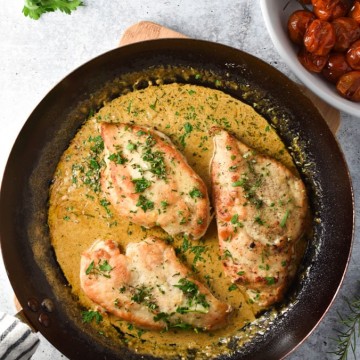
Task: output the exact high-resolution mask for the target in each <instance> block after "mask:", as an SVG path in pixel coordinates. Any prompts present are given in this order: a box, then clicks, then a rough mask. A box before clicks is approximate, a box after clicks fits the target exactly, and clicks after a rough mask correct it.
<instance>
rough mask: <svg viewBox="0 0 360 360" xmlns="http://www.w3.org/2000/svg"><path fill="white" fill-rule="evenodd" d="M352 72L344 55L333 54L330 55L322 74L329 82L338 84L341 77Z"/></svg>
mask: <svg viewBox="0 0 360 360" xmlns="http://www.w3.org/2000/svg"><path fill="white" fill-rule="evenodd" d="M351 70H352V68H351V67H350V66H349V64H348V63H347V62H346V58H345V54H344V53H333V54H330V56H329V59H328V61H327V63H326V65H325V67H324V68H323V70H322V74H323V75H324V77H325V78H326V79H327V80H329V81H331V82H333V83H335V84H336V83H337V81H338V80H339V78H340V76H342V75H344V74H346V73H347V72H349V71H351Z"/></svg>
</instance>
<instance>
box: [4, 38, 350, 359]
mask: <svg viewBox="0 0 360 360" xmlns="http://www.w3.org/2000/svg"><path fill="white" fill-rule="evenodd" d="M169 41H170V42H175V43H178V44H180V43H183V44H185V43H189V44H203V45H204V44H209V46H214V47H218V48H228V49H231V51H235V52H237V53H243V54H246V53H244V52H243V51H241V50H238V49H235V48H231V47H229V46H227V45H222V44H218V43H212V42H209V41H204V40H193V39H170V40H169V39H159V40H148V41H145V42H142V43H136V44H130V45H126V46H124V47H123V48H120V49H113V50H110V51H108V52H105V53H104V54H101V55H99V56H97V57H95V58H94V59H92V60H90V61H89V62H87V63H85V64H83V65H81V66H79V67H78V68H76V69H75V70H73V71H72V72H71V73H69V74H68V75H67V76H65V77H64V78H63V79H62V80H61V81H59V82H58V84H56V85H55V86H54V87H53V88H52V89H51V90H50V91H49V93H48V95H46V96H45V97H44V98H43V100H41V102H40V103H39V105H38V106H37V107H36V108H35V109H34V110H33V112H32V113H31V115H30V116H29V118H28V120H27V121H26V123H25V124H24V126H23V128H22V129H21V130H20V133H19V135H18V137H17V138H16V140H15V143H14V146H13V149H12V150H11V153H10V157H9V160H8V162H7V164H6V168H5V172H4V177H3V180H2V187H1V193H0V216H1V218H2V215H1V214H4V213H5V212H6V209H5V205H4V200H3V199H4V198H5V195H4V191H5V190H3V185H4V183H5V181H6V179H5V178H6V174H7V173H8V172H9V171H10V170H8V166H9V167H10V166H11V162H10V159H11V157H12V155H11V154H12V153H13V151H15V150H14V148H16V144H17V142H18V141H20V140H18V139H19V138H20V137H21V134H22V133H23V132H24V131H26V129H25V128H26V126H27V124H28V123H29V119H32V118H33V117H34V116H35V115H36V113H37V112H38V111H39V110H38V109H39V107H41V106H42V104H43V102H44V101H45V100H46V99H47V98H48V96H49V95H50V94H51V93H53V91H55V90H56V89H57V88H58V87H59V86H61V84H63V82H64V81H67V79H68V78H69V77H71V76H72V75H74V74H76V73H77V72H78V71H79V70H81V69H83V68H84V67H86V66H87V65H88V64H89V63H92V62H96V61H98V60H99V59H102V58H104V57H106V56H107V54H113V53H114V52H118V51H126V49H129V48H130V49H134V48H135V47H136V48H137V47H141V46H144V45H143V44H144V43H146V44H147V45H146V46H148V45H149V43H151V44H155V43H159V44H160V43H163V44H169ZM192 46H193V45H192ZM124 48H126V49H125V50H124ZM247 56H250V57H253V56H252V55H250V54H247ZM254 58H255V57H254ZM256 59H257V58H256ZM257 60H259V59H257ZM259 61H262V60H259ZM262 62H263V61H262ZM263 63H264V62H263ZM267 66H270V65H268V64H267ZM282 76H284V75H282ZM288 81H291V80H288ZM24 129H25V130H24ZM334 140H335V142H336V144H337V150H339V152H340V156H341V157H342V161H343V163H344V165H345V169H346V176H347V179H348V180H349V187H350V192H351V208H352V230H351V240H350V247H349V251H348V256H347V260H346V264H345V267H344V270H343V271H342V276H341V280H340V282H339V283H338V285H337V288H336V291H335V293H334V294H333V295H332V298H331V301H330V303H329V304H328V306H327V308H326V310H325V311H323V313H322V315H321V317H320V318H319V319H318V321H317V322H316V324H315V326H313V327H312V329H311V330H310V331H309V332H308V334H307V335H306V336H305V337H304V338H303V339H302V340H301V341H300V342H299V343H298V344H297V345H296V346H295V347H294V348H292V349H291V350H290V351H289V352H287V354H286V355H285V356H287V355H288V354H289V353H291V352H292V351H294V350H295V349H296V348H297V347H298V346H299V345H300V344H301V343H303V342H304V341H305V339H306V338H308V336H309V335H310V334H311V333H312V332H313V331H314V330H315V328H316V327H317V326H318V324H319V323H320V322H321V320H322V319H323V317H324V316H325V314H326V313H327V311H328V310H329V308H330V307H331V305H332V304H333V302H334V300H335V298H336V296H337V294H338V292H339V290H340V287H341V284H342V282H343V279H344V277H345V274H346V271H347V269H348V265H349V262H350V257H351V250H352V247H353V242H354V221H355V211H354V193H353V187H352V181H351V176H350V173H349V169H348V166H347V164H346V160H345V157H344V154H343V152H342V150H341V148H340V145H339V143H338V140H337V139H336V138H335V137H334ZM6 186H7V185H6V184H5V188H6ZM1 218H0V222H1ZM0 224H1V223H0ZM0 237H1V238H6V236H5V237H4V236H3V230H2V226H0ZM6 246H7V245H6V244H5V242H4V241H1V248H2V252H3V254H5V253H6V252H7V250H6ZM5 257H6V256H4V263H5V266H6V269H7V272H8V276H9V279H10V281H11V284H12V285H13V286H14V283H15V282H16V280H15V279H12V277H13V273H14V272H13V271H11V268H12V267H13V264H10V263H9V261H10V259H5ZM8 269H9V270H8ZM21 304H22V306H23V307H24V309H25V308H26V306H27V305H26V302H25V301H22V302H21ZM30 317H31V316H30ZM32 318H34V316H32ZM33 321H34V320H33Z"/></svg>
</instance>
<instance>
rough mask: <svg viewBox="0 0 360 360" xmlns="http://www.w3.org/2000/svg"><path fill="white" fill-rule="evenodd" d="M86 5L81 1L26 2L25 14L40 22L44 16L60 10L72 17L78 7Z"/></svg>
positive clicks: (51, 0)
mask: <svg viewBox="0 0 360 360" xmlns="http://www.w3.org/2000/svg"><path fill="white" fill-rule="evenodd" d="M82 5H84V4H83V2H82V1H81V0H25V1H24V7H23V10H22V12H23V14H24V15H25V16H28V17H30V18H31V19H34V20H38V19H39V18H40V17H41V15H42V14H44V13H46V12H53V11H56V10H60V11H61V12H64V13H65V14H68V15H70V14H71V12H72V11H74V10H76V9H77V7H78V6H82Z"/></svg>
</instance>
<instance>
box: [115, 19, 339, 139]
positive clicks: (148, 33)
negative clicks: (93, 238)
mask: <svg viewBox="0 0 360 360" xmlns="http://www.w3.org/2000/svg"><path fill="white" fill-rule="evenodd" d="M164 38H187V36H186V35H184V34H181V33H179V32H177V31H174V30H171V29H168V28H166V27H164V26H161V25H159V24H156V23H153V22H151V21H140V22H138V23H137V24H135V25H132V26H130V27H129V28H128V29H126V30H125V32H124V34H123V36H122V38H121V39H120V42H119V46H123V45H128V44H131V43H136V42H139V41H143V40H153V39H164ZM300 88H301V90H302V91H303V93H304V94H305V95H306V96H307V97H308V98H309V99H310V100H311V101H312V102H313V104H314V105H315V106H316V107H317V108H318V110H319V112H320V114H321V115H322V116H323V118H324V119H325V120H326V122H327V124H328V125H329V128H330V130H331V131H332V132H333V133H334V134H335V133H336V131H337V130H338V128H339V125H340V112H339V111H338V110H337V109H335V108H333V107H332V106H330V105H328V104H327V103H325V102H324V101H323V100H321V99H320V98H319V97H318V96H316V95H315V94H314V93H312V92H311V91H310V90H309V89H306V88H305V87H302V86H300Z"/></svg>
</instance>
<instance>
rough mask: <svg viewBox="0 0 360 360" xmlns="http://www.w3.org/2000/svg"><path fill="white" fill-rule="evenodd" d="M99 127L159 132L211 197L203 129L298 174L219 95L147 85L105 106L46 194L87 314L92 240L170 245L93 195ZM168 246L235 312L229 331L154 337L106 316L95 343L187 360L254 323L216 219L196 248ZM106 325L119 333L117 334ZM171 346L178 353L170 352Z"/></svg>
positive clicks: (274, 139)
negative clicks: (85, 262)
mask: <svg viewBox="0 0 360 360" xmlns="http://www.w3.org/2000/svg"><path fill="white" fill-rule="evenodd" d="M101 121H106V122H122V123H135V124H137V125H145V126H150V127H155V128H156V129H158V130H160V131H162V132H163V133H165V134H166V135H167V136H169V137H170V138H171V139H172V141H173V143H174V144H175V145H176V146H177V147H178V149H179V150H180V151H181V152H182V153H183V154H184V155H185V157H186V158H187V160H188V163H189V164H190V166H192V168H193V169H194V170H195V171H196V172H197V173H198V174H199V175H200V176H201V177H202V179H203V180H204V181H205V183H206V185H207V186H208V189H209V194H211V188H210V177H209V164H210V161H211V157H212V154H213V143H212V139H211V136H210V135H209V129H210V128H211V126H214V125H217V126H221V127H223V128H224V129H226V130H228V131H231V132H232V133H234V134H235V135H236V136H237V137H238V138H239V139H240V140H241V141H243V142H244V143H246V144H247V145H249V146H250V147H253V148H254V149H256V150H258V151H259V152H262V153H265V154H268V155H270V156H273V157H274V158H276V159H278V160H280V161H281V162H283V163H284V164H285V165H286V166H288V167H289V168H290V169H292V170H293V171H294V172H296V170H295V166H294V164H293V162H292V159H291V156H290V155H289V153H288V152H287V151H286V149H285V146H284V144H283V143H282V142H281V140H280V139H279V137H278V136H277V134H276V132H275V131H274V130H273V128H272V127H271V126H270V125H269V123H268V122H267V121H266V120H265V119H264V118H263V117H261V116H260V115H259V114H257V113H256V112H255V111H254V109H253V108H251V107H250V106H248V105H246V104H244V103H242V102H241V101H239V100H236V99H234V98H232V97H231V96H229V95H227V94H225V93H223V92H221V91H218V90H213V89H209V88H205V87H201V86H194V85H180V84H176V83H175V84H170V85H161V86H150V87H148V88H146V89H144V90H137V91H134V92H131V93H128V94H126V95H123V96H121V97H119V98H117V99H115V100H113V101H112V102H110V103H108V104H106V105H105V106H103V107H102V108H101V109H100V111H99V112H98V113H97V114H95V115H94V116H92V117H91V118H90V119H89V120H88V121H87V122H86V123H85V124H84V125H83V127H82V128H81V129H80V130H79V132H78V133H77V135H76V136H75V138H74V139H73V140H72V142H71V144H70V146H69V148H68V149H67V150H66V151H65V152H64V154H63V156H62V158H61V160H60V162H59V164H58V167H57V170H56V173H55V177H54V182H53V185H52V187H51V192H50V208H49V226H50V233H51V240H52V245H53V247H54V249H55V253H56V257H57V260H58V262H59V264H60V266H61V268H62V270H63V272H64V274H65V276H66V278H67V280H68V282H69V284H70V285H71V287H72V291H73V293H74V295H75V296H76V297H78V298H79V301H80V303H81V304H82V305H83V306H84V308H86V309H95V308H96V306H95V304H93V303H92V302H91V301H90V300H89V299H87V297H86V296H85V295H84V294H83V292H82V290H81V288H80V279H79V268H80V256H81V254H82V252H83V251H85V250H86V249H87V248H89V246H90V245H91V244H92V243H93V242H94V241H95V240H97V239H104V240H106V239H112V240H115V241H117V242H118V243H119V244H120V247H121V249H122V250H123V249H124V248H125V247H126V245H127V243H128V242H134V241H135V242H137V241H141V240H142V239H144V238H145V237H147V236H148V235H157V236H159V237H161V238H163V239H167V240H168V241H169V236H168V235H167V234H166V233H165V232H164V231H162V230H161V229H159V228H155V229H150V230H147V229H144V228H141V227H140V226H137V225H135V224H132V223H129V222H128V221H127V220H125V219H123V218H120V217H118V216H117V215H116V213H115V211H114V209H113V208H112V206H111V204H109V203H108V202H107V201H106V199H105V196H104V194H102V193H101V191H99V187H98V177H99V174H100V171H101V169H98V168H97V165H96V164H95V162H94V160H95V161H96V162H97V164H98V165H100V166H101V165H102V161H101V152H100V151H99V147H98V145H99V135H100V134H99V131H98V126H97V124H98V122H101ZM100 140H101V139H100ZM171 242H172V244H173V246H174V247H175V248H176V249H177V250H178V251H179V256H180V258H181V259H183V260H184V262H185V263H186V264H187V265H188V266H189V267H190V268H193V269H194V271H195V272H196V276H197V277H198V279H199V280H200V281H202V282H203V283H204V284H207V286H208V287H209V288H210V289H211V291H212V292H213V294H214V295H215V296H216V297H217V298H219V299H221V300H223V301H226V302H228V303H229V304H231V305H232V307H233V308H234V312H233V316H232V318H231V321H230V323H229V325H228V326H227V327H226V328H224V329H220V330H217V331H214V332H211V333H206V332H204V333H201V332H200V333H197V332H194V331H190V330H183V331H168V332H164V333H158V332H152V331H140V330H139V329H136V328H135V327H133V326H129V324H127V323H125V322H123V321H121V320H119V319H113V318H107V317H106V316H105V317H104V321H103V322H102V323H101V324H100V329H101V332H102V334H103V335H99V336H113V337H115V339H114V341H119V342H121V344H122V345H124V344H127V346H129V347H131V348H133V349H135V351H138V352H140V353H142V352H144V353H151V354H152V355H155V356H170V357H171V356H176V355H177V354H180V355H181V356H183V357H187V354H189V349H196V350H197V351H198V352H197V355H196V358H208V357H209V356H210V355H211V356H216V355H218V354H220V352H221V353H223V351H224V349H222V348H221V347H219V343H221V342H222V341H225V340H224V339H227V338H228V337H230V336H233V335H234V334H236V333H237V332H238V331H239V330H240V329H241V328H243V327H244V326H245V325H246V324H248V323H249V322H253V321H254V320H255V313H256V312H257V311H258V310H259V308H257V307H256V304H255V305H250V304H249V303H248V302H247V301H246V300H245V298H244V296H243V294H242V293H241V292H240V291H239V290H238V289H237V288H235V289H234V287H232V286H231V283H230V281H229V279H227V278H226V276H225V275H224V273H223V269H222V265H221V260H220V259H219V254H218V239H217V230H216V224H215V220H214V219H213V221H212V223H211V224H210V226H209V229H208V231H207V233H206V235H205V236H204V238H203V239H202V240H201V241H200V242H199V241H193V242H192V243H191V246H190V248H186V246H185V245H186V244H185V243H184V239H183V238H182V237H181V236H179V237H176V238H174V239H171ZM111 324H112V325H115V326H116V327H117V328H118V329H119V334H120V335H118V333H116V332H115V331H114V328H113V326H112V325H111ZM114 334H115V335H114ZM174 343H176V347H174V346H172V345H171V344H174Z"/></svg>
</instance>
